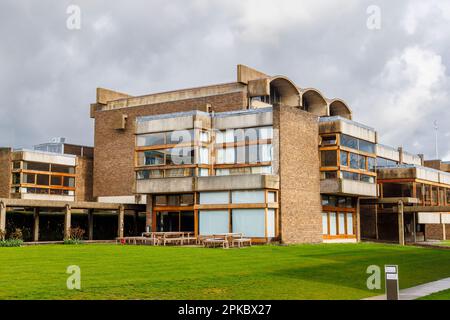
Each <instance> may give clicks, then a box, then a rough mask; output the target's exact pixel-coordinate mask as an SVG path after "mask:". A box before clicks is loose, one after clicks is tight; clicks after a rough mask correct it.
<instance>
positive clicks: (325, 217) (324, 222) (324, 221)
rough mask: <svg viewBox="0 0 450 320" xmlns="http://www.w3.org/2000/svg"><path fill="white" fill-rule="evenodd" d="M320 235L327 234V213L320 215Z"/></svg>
mask: <svg viewBox="0 0 450 320" xmlns="http://www.w3.org/2000/svg"><path fill="white" fill-rule="evenodd" d="M322 233H323V234H324V235H327V234H328V213H326V212H323V213H322Z"/></svg>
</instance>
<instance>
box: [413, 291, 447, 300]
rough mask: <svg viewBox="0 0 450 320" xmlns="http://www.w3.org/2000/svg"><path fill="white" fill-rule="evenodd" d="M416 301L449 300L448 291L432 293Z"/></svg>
mask: <svg viewBox="0 0 450 320" xmlns="http://www.w3.org/2000/svg"><path fill="white" fill-rule="evenodd" d="M418 300H450V289H449V290H444V291H440V292H436V293H433V294H431V295H429V296H426V297H422V298H420V299H418Z"/></svg>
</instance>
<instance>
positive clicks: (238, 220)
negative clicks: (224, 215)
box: [232, 209, 266, 238]
mask: <svg viewBox="0 0 450 320" xmlns="http://www.w3.org/2000/svg"><path fill="white" fill-rule="evenodd" d="M232 213H233V215H232V221H233V232H234V233H242V234H244V236H246V237H261V238H262V237H265V233H266V231H265V229H266V228H265V225H266V214H265V210H264V209H233V211H232Z"/></svg>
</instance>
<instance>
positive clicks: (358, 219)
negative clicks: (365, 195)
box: [356, 198, 361, 242]
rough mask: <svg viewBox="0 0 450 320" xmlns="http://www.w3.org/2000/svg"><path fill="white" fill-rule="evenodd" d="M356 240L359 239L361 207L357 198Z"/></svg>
mask: <svg viewBox="0 0 450 320" xmlns="http://www.w3.org/2000/svg"><path fill="white" fill-rule="evenodd" d="M356 241H358V242H360V241H361V207H360V204H359V198H357V199H356Z"/></svg>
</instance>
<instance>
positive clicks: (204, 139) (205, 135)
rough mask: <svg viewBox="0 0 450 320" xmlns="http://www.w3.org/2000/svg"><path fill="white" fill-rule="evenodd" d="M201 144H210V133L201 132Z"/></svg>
mask: <svg viewBox="0 0 450 320" xmlns="http://www.w3.org/2000/svg"><path fill="white" fill-rule="evenodd" d="M200 142H204V143H208V142H209V132H208V131H200Z"/></svg>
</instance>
